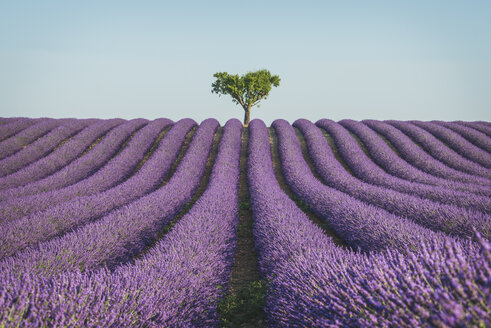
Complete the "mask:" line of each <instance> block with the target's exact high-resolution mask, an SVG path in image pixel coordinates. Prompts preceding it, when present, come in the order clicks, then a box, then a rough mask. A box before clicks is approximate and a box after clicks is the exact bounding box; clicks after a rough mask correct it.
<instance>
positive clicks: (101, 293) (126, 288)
mask: <svg viewBox="0 0 491 328" xmlns="http://www.w3.org/2000/svg"><path fill="white" fill-rule="evenodd" d="M201 125H202V126H203V125H206V121H205V122H204V123H202V124H201ZM240 130H241V124H240V123H239V122H238V121H237V120H233V121H229V122H228V123H227V124H226V125H225V127H224V129H223V138H222V140H221V141H220V146H219V149H220V150H219V153H218V155H217V158H216V163H215V165H214V166H213V172H212V174H211V177H210V182H209V184H208V187H207V188H206V191H205V192H204V193H203V195H202V197H200V198H199V199H198V200H197V202H196V204H195V205H194V206H193V207H192V209H191V210H190V211H189V212H188V214H186V215H185V216H184V217H183V218H182V219H181V220H180V221H179V222H177V223H176V224H175V226H174V227H173V228H172V230H170V231H169V232H168V233H167V234H166V235H165V238H163V239H162V240H161V241H159V242H158V243H157V244H156V245H155V247H153V248H152V249H151V250H150V251H149V252H148V253H147V254H146V255H145V256H144V257H142V258H141V259H138V260H136V261H135V262H134V263H128V264H127V265H123V266H120V267H118V268H117V269H116V270H115V271H114V272H110V271H109V270H106V269H102V270H99V271H97V272H88V273H80V272H79V271H78V270H77V271H75V272H65V273H62V274H60V275H58V276H55V277H51V278H46V277H43V276H40V275H38V274H35V273H33V272H22V273H20V274H19V273H16V272H2V273H0V275H1V276H2V278H3V279H1V282H0V291H1V292H2V294H1V295H2V296H1V297H0V304H2V305H4V306H3V307H2V309H7V310H5V311H0V324H5V323H7V324H9V325H13V324H20V326H21V327H22V326H23V325H29V324H31V325H32V324H33V323H40V324H46V325H47V324H49V325H54V326H69V327H72V326H103V327H109V326H114V327H116V326H117V327H133V326H135V327H143V326H171V327H178V326H182V327H184V326H186V327H191V326H216V325H218V322H219V321H218V320H219V318H218V315H217V309H216V308H217V303H218V301H219V299H220V298H221V297H222V296H223V293H224V290H225V289H226V285H227V284H228V280H229V277H230V268H231V265H232V260H233V250H234V249H235V242H236V236H235V232H236V229H237V212H238V209H237V203H238V201H237V200H238V197H237V189H238V188H237V187H238V175H239V156H240ZM202 132H203V131H202V129H201V130H200V129H198V131H197V134H199V135H202ZM209 141H210V140H209ZM196 142H197V139H193V143H192V145H191V146H190V151H193V149H195V150H196V146H193V144H196ZM198 146H203V145H202V144H200V145H198ZM186 157H188V155H186ZM186 157H185V158H186ZM194 159H195V158H194ZM184 161H186V159H184ZM201 164H202V163H200V164H197V163H196V162H194V163H193V162H191V163H189V167H188V169H192V167H196V165H201ZM176 174H180V173H179V169H178V171H177V172H176ZM170 183H172V181H170ZM19 291H20V293H17V292H19ZM44 291H49V292H48V293H45V292H44ZM14 293H17V297H16V299H15V300H14V299H12V298H11V297H10V295H13V294H14ZM58 295H65V297H64V298H63V299H61V298H58V297H57V296H58ZM17 300H19V301H17ZM25 302H28V303H29V304H31V311H29V312H28V313H25V312H24V311H23V308H22V305H21V304H25ZM41 304H43V308H42V310H41V308H40V307H39V306H40V305H41ZM65 305H68V307H66V306H65ZM7 311H8V312H7ZM72 311H73V312H72Z"/></svg>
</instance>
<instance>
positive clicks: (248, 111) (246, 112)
mask: <svg viewBox="0 0 491 328" xmlns="http://www.w3.org/2000/svg"><path fill="white" fill-rule="evenodd" d="M250 120H251V109H250V108H247V109H245V110H244V126H249V121H250Z"/></svg>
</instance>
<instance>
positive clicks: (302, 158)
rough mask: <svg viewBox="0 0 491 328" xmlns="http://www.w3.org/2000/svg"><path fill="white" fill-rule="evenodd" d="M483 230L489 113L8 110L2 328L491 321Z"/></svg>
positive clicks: (490, 204) (490, 199)
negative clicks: (186, 115) (172, 116)
mask: <svg viewBox="0 0 491 328" xmlns="http://www.w3.org/2000/svg"><path fill="white" fill-rule="evenodd" d="M490 240H491V123H488V122H461V121H458V122H443V121H431V122H429V121H428V122H423V121H377V120H365V121H354V120H342V121H339V122H335V121H332V120H329V119H321V120H319V121H317V122H311V121H308V120H305V119H299V120H297V121H295V122H293V123H291V122H287V121H285V120H281V119H278V120H276V121H274V122H273V124H272V125H271V127H267V126H266V124H265V123H264V122H263V121H261V120H257V119H256V120H253V121H252V122H251V123H250V124H249V126H248V127H243V126H242V124H241V122H240V121H238V120H235V119H231V120H229V121H228V122H227V123H226V124H225V125H223V126H220V124H219V122H218V121H217V120H215V119H207V120H204V121H203V122H200V123H198V122H195V121H194V120H192V119H182V120H179V121H177V122H173V121H171V120H169V119H165V118H161V119H156V120H146V119H133V120H123V119H106V120H104V119H50V118H40V119H31V118H0V327H490V326H491V243H490ZM251 291H252V292H251Z"/></svg>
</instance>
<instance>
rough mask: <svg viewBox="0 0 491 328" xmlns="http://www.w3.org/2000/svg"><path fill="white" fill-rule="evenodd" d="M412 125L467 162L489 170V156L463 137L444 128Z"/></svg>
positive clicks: (490, 156) (425, 123)
mask: <svg viewBox="0 0 491 328" xmlns="http://www.w3.org/2000/svg"><path fill="white" fill-rule="evenodd" d="M410 122H411V123H412V124H414V125H416V126H418V127H420V128H422V129H424V130H426V131H428V132H429V133H431V134H432V135H433V136H434V137H436V138H438V139H439V140H440V141H441V142H443V143H444V144H445V145H446V146H448V147H450V148H451V149H453V150H454V151H455V152H456V153H458V154H459V155H461V156H463V157H465V158H467V159H468V160H470V161H472V162H474V163H477V164H479V165H480V166H483V167H484V168H487V169H489V168H491V154H490V153H488V152H486V151H484V150H482V149H481V148H479V147H477V146H475V145H473V144H472V143H470V142H469V141H467V140H466V139H465V138H464V137H462V136H461V135H459V134H458V133H455V132H454V131H452V130H451V129H447V128H445V127H444V126H441V125H438V124H435V123H432V122H421V121H410Z"/></svg>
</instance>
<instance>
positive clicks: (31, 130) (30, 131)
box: [0, 118, 65, 160]
mask: <svg viewBox="0 0 491 328" xmlns="http://www.w3.org/2000/svg"><path fill="white" fill-rule="evenodd" d="M64 121H65V120H64V119H59V120H55V119H51V118H46V119H42V120H40V121H39V123H36V124H34V125H31V126H29V127H28V128H25V129H24V130H22V131H20V132H19V133H17V134H15V135H13V136H11V137H10V138H7V139H5V140H4V141H2V142H0V160H2V159H4V158H6V157H8V156H10V155H12V154H13V153H15V152H17V151H19V150H21V149H22V148H24V147H26V146H27V145H29V144H30V143H32V142H34V141H35V140H36V139H38V138H40V137H42V136H44V135H45V134H47V133H48V132H49V131H51V130H52V129H54V128H56V127H57V126H59V125H60V124H62V123H63V122H64Z"/></svg>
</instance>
